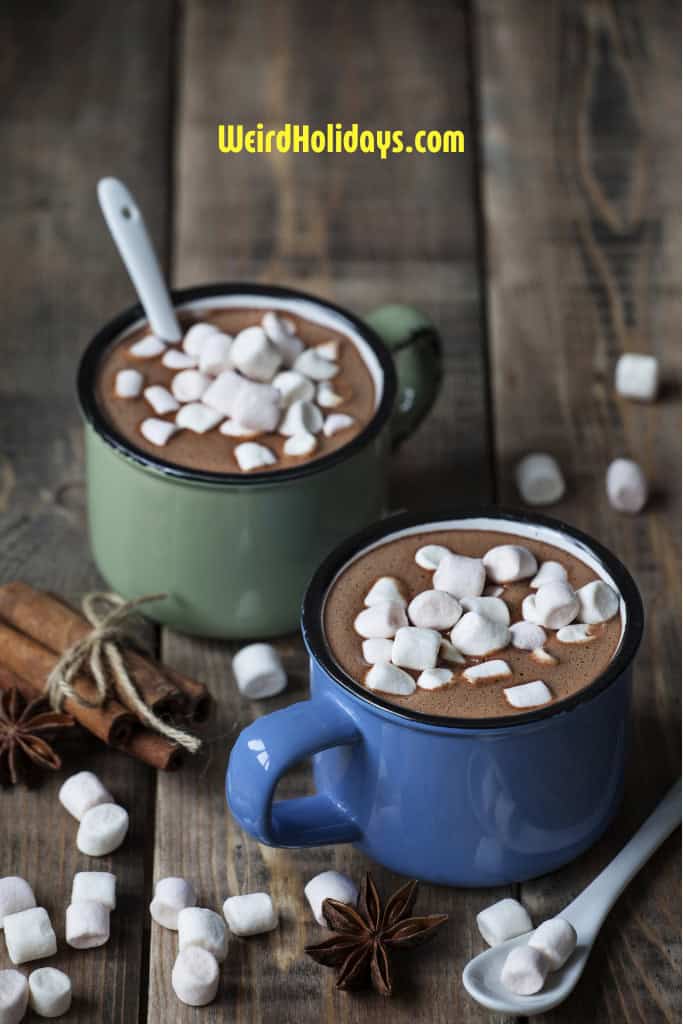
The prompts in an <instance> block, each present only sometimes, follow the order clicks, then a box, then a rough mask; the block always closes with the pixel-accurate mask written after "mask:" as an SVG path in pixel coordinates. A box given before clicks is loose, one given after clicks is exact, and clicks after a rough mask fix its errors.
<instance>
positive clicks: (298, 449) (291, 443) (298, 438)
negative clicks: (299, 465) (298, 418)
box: [282, 430, 318, 457]
mask: <svg viewBox="0 0 683 1024" xmlns="http://www.w3.org/2000/svg"><path fill="white" fill-rule="evenodd" d="M317 447H318V440H317V438H316V437H314V435H313V434H309V433H308V432H307V431H305V430H304V431H302V432H301V433H300V434H292V436H291V437H288V438H287V440H286V441H285V443H284V444H283V446H282V450H283V451H284V453H285V455H292V456H295V457H303V456H305V455H312V454H313V452H314V451H315V450H316V448H317Z"/></svg>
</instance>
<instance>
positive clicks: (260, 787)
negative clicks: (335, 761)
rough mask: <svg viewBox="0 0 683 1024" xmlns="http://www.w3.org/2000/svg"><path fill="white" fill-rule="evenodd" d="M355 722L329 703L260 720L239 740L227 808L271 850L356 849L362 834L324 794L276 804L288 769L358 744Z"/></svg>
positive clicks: (322, 699) (231, 763)
mask: <svg viewBox="0 0 683 1024" xmlns="http://www.w3.org/2000/svg"><path fill="white" fill-rule="evenodd" d="M360 737H361V734H360V732H359V731H358V729H357V728H356V726H355V725H354V723H353V719H352V718H351V716H350V715H349V714H348V713H347V712H346V711H344V710H343V709H342V708H341V707H340V706H339V705H338V704H336V703H335V702H334V701H332V700H331V699H330V698H325V697H320V698H317V699H316V700H306V701H301V702H300V703H298V704H291V705H290V706H289V707H287V708H283V709H282V710H281V711H274V712H272V714H270V715H264V716H263V717H262V718H258V719H257V720H256V721H255V722H252V724H251V725H249V726H247V728H246V729H244V730H243V731H242V732H241V733H240V735H239V736H238V737H237V742H236V743H235V745H234V747H233V748H232V753H231V754H230V761H229V762H228V772H227V777H226V784H225V785H226V796H227V800H228V806H229V807H230V810H231V811H232V813H233V816H234V817H235V818H236V819H237V821H238V822H239V824H240V825H241V826H242V828H243V829H245V830H246V831H247V832H249V833H250V834H251V835H253V836H255V837H256V839H258V841H259V842H260V843H265V844H266V845H267V846H295V847H296V846H326V845H328V844H330V843H352V842H354V841H356V840H357V839H360V837H361V832H360V829H359V828H358V826H357V825H356V823H355V822H354V821H353V819H352V818H351V817H350V815H349V814H348V813H347V812H346V811H345V810H344V809H343V808H342V807H340V806H339V805H338V804H336V803H335V802H334V801H333V800H332V798H331V797H329V796H326V795H325V794H323V793H318V794H316V795H315V796H305V797H299V798H296V799H293V800H278V801H276V802H273V795H274V793H275V787H276V786H277V784H278V782H279V780H280V779H281V777H282V776H283V775H285V774H286V773H287V772H288V771H289V769H290V768H291V767H292V766H293V765H294V764H296V763H297V761H301V760H302V759H303V758H305V757H310V756H311V754H317V753H319V752H320V751H321V750H328V749H329V748H330V747H338V746H342V745H346V744H352V743H357V742H358V741H359V739H360Z"/></svg>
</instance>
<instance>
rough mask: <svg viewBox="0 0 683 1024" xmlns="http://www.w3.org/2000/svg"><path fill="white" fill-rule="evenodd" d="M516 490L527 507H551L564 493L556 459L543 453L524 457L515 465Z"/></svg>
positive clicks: (562, 480) (560, 471) (560, 472)
mask: <svg viewBox="0 0 683 1024" xmlns="http://www.w3.org/2000/svg"><path fill="white" fill-rule="evenodd" d="M516 479H517V490H518V491H519V493H520V495H521V498H522V500H523V501H525V502H526V504H527V505H553V504H554V503H555V502H556V501H559V500H560V498H561V497H562V496H563V494H564V491H565V485H564V477H563V476H562V470H561V469H560V466H559V463H558V462H557V459H555V458H554V457H553V456H552V455H548V454H547V453H545V452H534V453H532V454H531V455H525V456H524V458H523V459H521V461H520V462H519V463H518V464H517V470H516Z"/></svg>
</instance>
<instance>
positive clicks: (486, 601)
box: [460, 597, 510, 626]
mask: <svg viewBox="0 0 683 1024" xmlns="http://www.w3.org/2000/svg"><path fill="white" fill-rule="evenodd" d="M460 604H461V605H462V606H463V608H464V609H465V611H466V612H477V613H478V614H479V615H483V616H484V618H485V619H492V620H493V621H494V622H499V623H500V624H501V626H509V625H510V609H509V608H508V606H507V605H506V603H505V601H501V599H500V598H499V597H463V598H461V600H460Z"/></svg>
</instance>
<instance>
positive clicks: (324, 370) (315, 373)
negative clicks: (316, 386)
mask: <svg viewBox="0 0 683 1024" xmlns="http://www.w3.org/2000/svg"><path fill="white" fill-rule="evenodd" d="M294 369H295V370H296V371H297V373H303V375H304V377H310V379H311V380H314V381H321V380H332V378H333V377H336V376H337V374H338V373H339V367H338V366H337V364H336V363H333V362H331V361H330V360H329V359H325V358H324V356H321V355H320V354H319V353H318V352H316V350H315V349H314V348H307V349H305V350H304V351H303V352H302V353H301V355H300V356H297V358H296V359H295V361H294Z"/></svg>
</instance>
